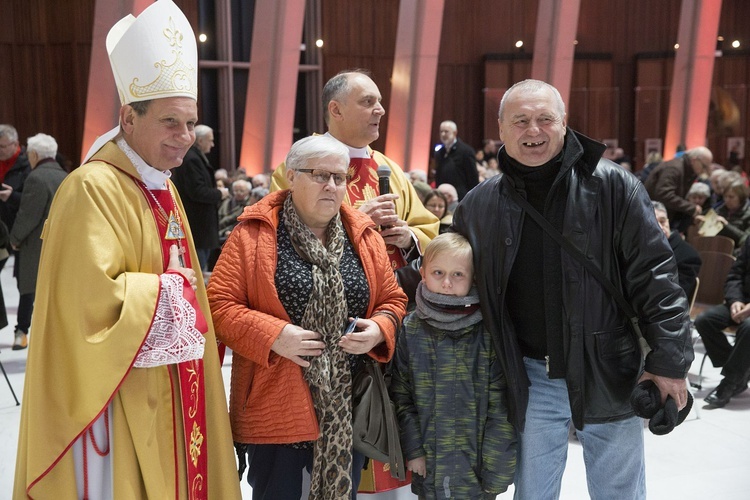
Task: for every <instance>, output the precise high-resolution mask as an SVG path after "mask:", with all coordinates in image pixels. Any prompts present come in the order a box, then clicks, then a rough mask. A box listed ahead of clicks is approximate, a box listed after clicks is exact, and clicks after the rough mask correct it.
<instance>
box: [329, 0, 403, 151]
mask: <svg viewBox="0 0 750 500" xmlns="http://www.w3.org/2000/svg"><path fill="white" fill-rule="evenodd" d="M398 6H399V2H398V0H378V1H377V2H362V1H357V2H352V1H350V0H321V13H322V14H321V18H322V28H321V31H322V33H321V36H322V38H323V40H324V42H325V45H324V48H323V82H324V83H325V82H326V81H328V79H329V78H331V77H332V76H334V75H335V74H336V73H338V72H340V71H343V70H346V69H354V68H361V69H367V70H369V71H370V72H371V76H372V79H373V80H374V81H375V83H376V84H377V85H378V88H379V89H380V93H381V94H382V96H383V106H384V107H385V109H386V115H385V116H384V117H383V119H382V120H381V122H380V138H379V139H378V140H377V141H375V142H374V143H373V147H374V148H375V149H378V150H380V151H382V150H383V149H384V148H385V137H386V132H387V130H388V113H387V111H388V105H389V103H390V95H391V84H390V78H391V74H392V73H393V55H394V52H395V50H396V27H397V25H398ZM320 132H323V131H322V130H321V131H320Z"/></svg>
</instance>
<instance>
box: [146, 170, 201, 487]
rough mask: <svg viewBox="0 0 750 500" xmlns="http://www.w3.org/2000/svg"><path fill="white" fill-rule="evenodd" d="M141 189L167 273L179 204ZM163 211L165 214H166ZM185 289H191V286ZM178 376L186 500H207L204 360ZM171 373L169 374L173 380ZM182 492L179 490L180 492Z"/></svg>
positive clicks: (178, 233)
mask: <svg viewBox="0 0 750 500" xmlns="http://www.w3.org/2000/svg"><path fill="white" fill-rule="evenodd" d="M138 186H140V188H141V190H142V191H143V192H144V193H143V194H144V196H146V200H148V204H149V206H150V207H151V212H152V213H153V215H154V219H155V220H156V228H157V230H158V231H159V235H160V239H161V243H162V255H163V256H164V268H165V269H166V267H167V264H168V263H169V249H170V247H171V246H172V245H174V244H176V243H177V244H178V246H180V247H182V243H183V242H184V241H185V228H184V226H183V225H182V219H181V217H180V214H179V212H178V208H177V204H176V203H175V202H174V198H172V193H171V191H170V188H168V189H163V190H153V191H150V194H149V190H148V188H147V187H146V185H145V184H143V183H142V182H138ZM152 195H153V196H152ZM157 200H158V202H157ZM162 210H163V211H164V212H166V213H163V212H162ZM178 238H181V239H178ZM186 250H187V248H186ZM182 259H183V262H184V264H183V266H184V267H188V268H189V267H191V262H190V253H188V252H187V251H186V252H185V253H184V254H183V255H182ZM185 286H187V287H188V288H189V287H190V285H185ZM190 291H192V290H190ZM186 298H187V299H188V300H190V302H191V304H192V305H193V307H194V308H195V312H196V315H197V318H196V328H198V329H199V330H200V331H201V332H203V333H205V332H206V331H207V330H208V325H207V324H206V320H205V318H204V317H203V314H202V313H201V310H200V307H199V306H198V302H197V300H196V298H195V296H194V295H193V296H192V297H187V296H186ZM177 372H178V374H179V382H180V400H181V401H182V405H181V408H176V410H177V411H176V414H177V415H182V419H181V422H175V424H177V425H179V423H182V426H183V432H184V438H185V454H186V463H187V479H188V491H187V498H189V499H190V500H199V499H205V498H206V492H207V491H208V442H207V439H208V435H207V432H206V431H207V429H206V406H205V405H206V398H205V384H204V379H203V360H202V359H195V360H192V361H186V362H184V363H178V364H177ZM171 373H172V372H171V371H170V376H171ZM173 400H174V399H173ZM177 460H178V457H177V456H175V461H177ZM179 489H180V488H179V487H178V488H177V491H178V492H179ZM178 496H179V493H178Z"/></svg>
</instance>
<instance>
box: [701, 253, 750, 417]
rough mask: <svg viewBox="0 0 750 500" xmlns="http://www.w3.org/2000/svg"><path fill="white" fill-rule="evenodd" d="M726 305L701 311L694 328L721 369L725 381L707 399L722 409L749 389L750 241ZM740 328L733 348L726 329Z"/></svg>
mask: <svg viewBox="0 0 750 500" xmlns="http://www.w3.org/2000/svg"><path fill="white" fill-rule="evenodd" d="M724 297H725V298H724V304H721V305H718V306H714V307H712V308H711V309H709V310H707V311H704V312H702V313H701V314H699V315H698V317H697V318H696V319H695V329H696V330H698V333H699V334H700V336H701V339H703V345H704V346H705V347H706V354H708V357H709V358H711V363H713V365H714V366H716V367H719V366H720V367H722V370H721V374H722V375H723V376H724V378H723V379H722V380H721V382H719V385H718V387H716V389H714V390H713V391H711V392H710V393H709V395H708V396H706V398H705V401H706V403H708V404H709V405H710V406H713V407H715V408H721V407H723V406H726V405H727V403H729V400H730V399H732V398H733V397H734V396H737V395H738V394H740V393H742V392H744V391H745V390H746V389H747V383H748V380H749V379H750V333H749V332H750V239H746V240H745V243H744V244H743V246H742V251H741V252H740V255H739V257H738V258H737V261H735V263H734V264H733V265H732V269H730V270H729V274H728V275H727V281H726V284H725V285H724ZM728 326H737V339H736V340H735V342H734V346H733V345H732V344H731V343H730V342H729V340H727V337H726V335H724V333H723V330H724V328H726V327H728Z"/></svg>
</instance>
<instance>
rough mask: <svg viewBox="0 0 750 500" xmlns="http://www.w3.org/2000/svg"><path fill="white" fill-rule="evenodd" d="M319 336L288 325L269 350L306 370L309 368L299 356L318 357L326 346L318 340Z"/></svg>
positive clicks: (306, 362) (307, 363) (308, 364)
mask: <svg viewBox="0 0 750 500" xmlns="http://www.w3.org/2000/svg"><path fill="white" fill-rule="evenodd" d="M319 339H320V334H319V333H317V332H313V331H311V330H305V329H304V328H302V327H299V326H297V325H293V324H291V323H289V324H288V325H286V326H285V327H284V328H283V329H282V330H281V333H280V334H279V336H278V337H276V340H275V341H274V343H273V345H271V350H272V351H273V352H275V353H276V354H278V355H279V356H283V357H285V358H287V359H291V360H292V361H294V362H295V363H297V364H298V365H300V366H302V367H304V368H307V367H308V366H310V363H309V362H308V361H305V360H304V359H302V358H301V356H320V355H321V354H322V352H323V348H324V347H325V346H326V345H325V344H324V343H323V342H321V341H320V340H319Z"/></svg>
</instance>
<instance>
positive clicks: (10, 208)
mask: <svg viewBox="0 0 750 500" xmlns="http://www.w3.org/2000/svg"><path fill="white" fill-rule="evenodd" d="M30 172H31V165H30V164H29V158H28V157H27V156H26V148H21V154H20V155H18V158H16V162H15V163H14V164H13V166H12V167H10V170H8V173H7V174H5V179H4V180H3V184H7V185H9V186H11V187H12V188H13V192H12V193H11V194H10V197H9V198H8V200H7V201H0V220H2V221H3V222H4V223H5V225H6V226H7V227H8V230H11V229H12V228H13V223H14V222H15V221H16V214H17V213H18V207H20V206H21V195H22V194H23V184H24V182H26V177H28V176H29V173H30Z"/></svg>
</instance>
